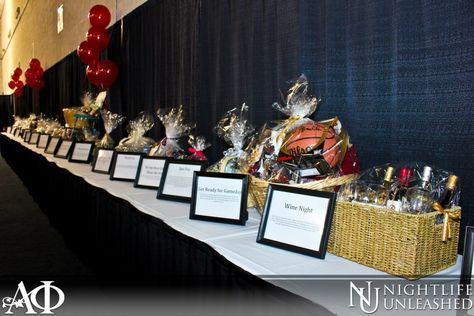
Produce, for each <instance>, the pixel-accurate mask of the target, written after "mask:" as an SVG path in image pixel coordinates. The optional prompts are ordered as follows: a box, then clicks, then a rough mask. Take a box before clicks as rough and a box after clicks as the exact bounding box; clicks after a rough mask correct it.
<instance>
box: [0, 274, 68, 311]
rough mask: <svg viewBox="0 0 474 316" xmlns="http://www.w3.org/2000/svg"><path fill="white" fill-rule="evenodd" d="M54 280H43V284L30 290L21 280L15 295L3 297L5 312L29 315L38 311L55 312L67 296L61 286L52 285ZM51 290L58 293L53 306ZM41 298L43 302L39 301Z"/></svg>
mask: <svg viewBox="0 0 474 316" xmlns="http://www.w3.org/2000/svg"><path fill="white" fill-rule="evenodd" d="M53 282H54V281H41V283H43V285H40V286H38V287H36V288H34V289H33V290H31V291H30V292H28V291H27V290H26V287H25V284H23V281H21V282H20V283H19V284H18V288H17V289H16V292H15V295H14V296H13V297H10V296H7V297H4V298H3V299H2V308H3V309H6V312H5V314H7V315H8V314H14V313H15V312H17V311H18V312H21V313H22V314H28V315H35V314H38V312H37V311H40V313H41V314H49V315H51V314H54V313H53V312H52V311H53V310H55V309H57V308H59V307H60V306H61V305H63V303H64V297H65V296H64V292H63V291H62V290H61V289H60V288H58V287H57V286H54V285H52V284H53ZM51 290H53V291H54V292H55V293H56V295H54V302H55V303H54V305H53V306H51V301H52V297H51ZM38 294H39V296H38ZM39 299H43V300H42V302H39Z"/></svg>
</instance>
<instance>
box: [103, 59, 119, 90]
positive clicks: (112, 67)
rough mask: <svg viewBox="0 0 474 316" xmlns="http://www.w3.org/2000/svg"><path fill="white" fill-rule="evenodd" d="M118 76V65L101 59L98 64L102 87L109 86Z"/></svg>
mask: <svg viewBox="0 0 474 316" xmlns="http://www.w3.org/2000/svg"><path fill="white" fill-rule="evenodd" d="M117 77H118V67H117V65H116V64H115V63H114V62H113V61H111V60H109V59H106V60H104V61H102V62H101V63H100V65H99V80H100V84H101V86H102V87H103V88H108V87H110V86H111V85H112V84H113V83H114V82H115V80H117Z"/></svg>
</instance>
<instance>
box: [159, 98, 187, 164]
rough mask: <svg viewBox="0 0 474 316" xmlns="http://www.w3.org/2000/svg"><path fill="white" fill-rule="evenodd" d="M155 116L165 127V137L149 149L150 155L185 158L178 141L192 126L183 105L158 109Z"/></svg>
mask: <svg viewBox="0 0 474 316" xmlns="http://www.w3.org/2000/svg"><path fill="white" fill-rule="evenodd" d="M156 116H157V117H158V119H159V120H160V121H161V123H162V124H163V126H164V127H165V133H166V137H164V138H163V139H162V140H161V141H160V142H159V143H158V144H157V145H156V146H155V147H154V148H153V149H152V150H151V152H150V155H152V156H160V157H172V158H176V159H181V158H185V157H186V153H185V151H184V150H183V148H182V146H181V145H180V142H181V141H182V138H184V137H186V136H188V135H189V133H190V132H191V129H192V128H193V126H192V125H191V124H190V123H189V122H188V121H187V120H186V117H185V114H184V109H183V106H182V105H180V106H178V107H173V108H163V109H158V110H157V111H156Z"/></svg>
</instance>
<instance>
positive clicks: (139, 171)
mask: <svg viewBox="0 0 474 316" xmlns="http://www.w3.org/2000/svg"><path fill="white" fill-rule="evenodd" d="M167 159H168V158H166V157H158V156H142V157H141V158H140V162H139V163H138V169H137V175H136V177H135V183H134V184H133V186H134V187H135V188H142V189H154V190H156V189H158V188H159V187H160V183H161V177H162V176H163V171H164V168H165V164H166V160H167ZM144 161H157V162H160V163H161V162H162V163H163V169H162V172H161V175H160V178H159V181H157V183H156V185H147V184H143V183H140V179H141V178H142V173H143V163H144Z"/></svg>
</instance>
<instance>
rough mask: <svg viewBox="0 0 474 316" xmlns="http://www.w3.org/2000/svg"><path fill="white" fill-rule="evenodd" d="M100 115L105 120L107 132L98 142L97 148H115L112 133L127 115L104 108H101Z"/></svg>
mask: <svg viewBox="0 0 474 316" xmlns="http://www.w3.org/2000/svg"><path fill="white" fill-rule="evenodd" d="M100 116H101V117H102V121H103V122H104V129H105V134H104V136H103V137H102V139H101V140H100V141H97V142H96V144H95V146H96V147H97V148H107V149H113V148H115V142H114V139H113V138H112V137H111V136H110V133H112V131H114V130H115V129H116V128H117V127H118V126H119V125H120V124H122V123H123V122H124V121H125V116H122V115H120V114H117V113H112V112H110V111H109V110H104V109H102V110H100Z"/></svg>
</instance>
